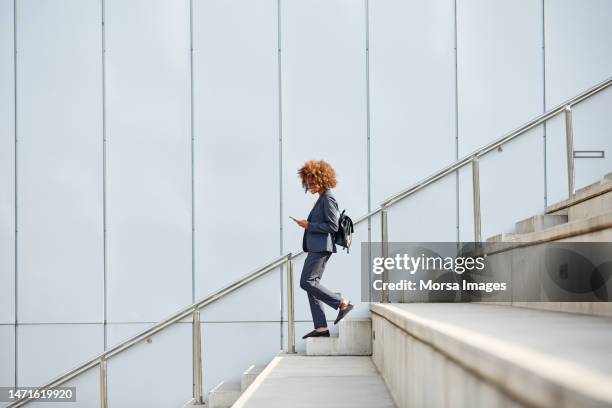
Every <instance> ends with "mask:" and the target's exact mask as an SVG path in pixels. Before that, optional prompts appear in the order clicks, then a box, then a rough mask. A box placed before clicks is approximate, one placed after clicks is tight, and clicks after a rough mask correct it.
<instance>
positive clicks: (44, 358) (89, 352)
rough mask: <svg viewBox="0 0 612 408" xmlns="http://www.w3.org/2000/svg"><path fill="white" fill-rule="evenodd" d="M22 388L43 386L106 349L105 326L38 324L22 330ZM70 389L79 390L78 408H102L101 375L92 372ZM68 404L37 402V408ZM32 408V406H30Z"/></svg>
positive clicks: (20, 374)
mask: <svg viewBox="0 0 612 408" xmlns="http://www.w3.org/2000/svg"><path fill="white" fill-rule="evenodd" d="M18 343H19V344H18V346H17V352H18V364H17V366H18V377H17V381H18V385H19V386H25V387H32V386H39V385H41V384H43V383H45V382H48V381H49V380H51V379H53V378H55V377H57V375H58V374H60V373H64V372H66V371H67V370H69V369H71V368H73V367H75V366H77V365H78V364H80V363H82V362H84V361H85V360H88V359H89V358H91V357H94V356H95V355H97V354H99V353H101V352H102V351H103V350H104V328H103V325H102V324H36V325H21V326H19V328H18ZM65 386H67V387H76V393H77V402H74V403H73V402H71V403H70V406H75V407H79V408H82V407H92V408H94V407H97V406H99V401H100V400H99V397H98V396H99V376H98V371H97V370H95V369H94V370H90V371H88V372H86V373H84V374H82V375H80V376H79V377H77V378H76V379H75V380H74V381H70V382H68V383H66V385H65ZM66 405H67V404H66V403H60V402H58V403H51V402H37V403H33V404H31V406H34V407H62V406H66ZM28 406H30V405H28Z"/></svg>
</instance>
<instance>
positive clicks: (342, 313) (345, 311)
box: [334, 302, 355, 324]
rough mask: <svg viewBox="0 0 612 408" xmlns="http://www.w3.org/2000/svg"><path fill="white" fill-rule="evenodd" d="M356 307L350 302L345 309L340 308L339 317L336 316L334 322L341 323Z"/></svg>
mask: <svg viewBox="0 0 612 408" xmlns="http://www.w3.org/2000/svg"><path fill="white" fill-rule="evenodd" d="M354 308H355V306H353V304H352V303H350V302H349V304H348V306H347V307H345V308H344V309H340V311H338V317H336V320H335V321H334V324H338V323H340V320H342V319H344V318H345V317H346V315H347V314H349V312H350V311H351V310H353V309H354Z"/></svg>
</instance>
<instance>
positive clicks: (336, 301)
mask: <svg viewBox="0 0 612 408" xmlns="http://www.w3.org/2000/svg"><path fill="white" fill-rule="evenodd" d="M330 256H331V252H309V253H308V256H307V257H306V260H305V261H304V268H303V269H302V276H301V278H300V287H301V288H302V289H304V290H305V291H306V292H307V293H308V301H309V303H310V311H311V313H312V320H313V322H314V324H315V328H319V327H326V326H327V321H326V319H325V313H324V312H323V308H322V307H321V302H323V303H325V304H327V305H328V306H330V307H332V308H334V309H338V308H339V307H340V304H341V303H342V299H341V298H340V297H339V296H338V295H336V294H335V293H333V292H332V291H330V290H329V289H327V288H326V287H325V286H323V285H321V284H320V280H321V276H322V275H323V270H324V269H325V264H326V263H327V260H328V259H329V257H330Z"/></svg>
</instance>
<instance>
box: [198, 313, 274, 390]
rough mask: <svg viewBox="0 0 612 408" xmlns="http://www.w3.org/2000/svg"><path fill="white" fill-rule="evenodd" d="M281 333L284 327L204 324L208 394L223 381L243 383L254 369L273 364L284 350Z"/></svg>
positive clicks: (250, 323) (240, 323)
mask: <svg viewBox="0 0 612 408" xmlns="http://www.w3.org/2000/svg"><path fill="white" fill-rule="evenodd" d="M280 330H281V329H280V323H259V322H228V323H203V324H202V381H203V388H204V392H205V393H208V391H210V390H211V389H212V388H213V387H215V386H217V385H219V383H220V382H221V381H235V382H238V383H239V382H240V376H241V374H242V373H243V372H244V371H245V370H246V369H247V368H249V367H250V366H251V365H253V364H255V365H260V366H265V365H267V364H268V363H269V362H270V361H272V359H273V358H274V357H275V356H276V354H278V351H279V350H280V348H281V346H280V337H279V334H280ZM246 338H248V341H245V339H246Z"/></svg>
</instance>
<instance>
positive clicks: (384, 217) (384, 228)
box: [380, 206, 389, 303]
mask: <svg viewBox="0 0 612 408" xmlns="http://www.w3.org/2000/svg"><path fill="white" fill-rule="evenodd" d="M388 227H389V226H388V214H387V207H385V206H383V207H382V208H381V210H380V235H381V236H380V251H381V254H380V255H381V256H382V257H383V258H387V257H388V256H389V229H388ZM384 264H385V263H384V262H383V273H382V281H383V289H382V293H381V299H380V301H381V302H382V303H389V291H388V289H387V285H385V284H386V283H388V282H389V271H388V270H387V268H385V267H384Z"/></svg>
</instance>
